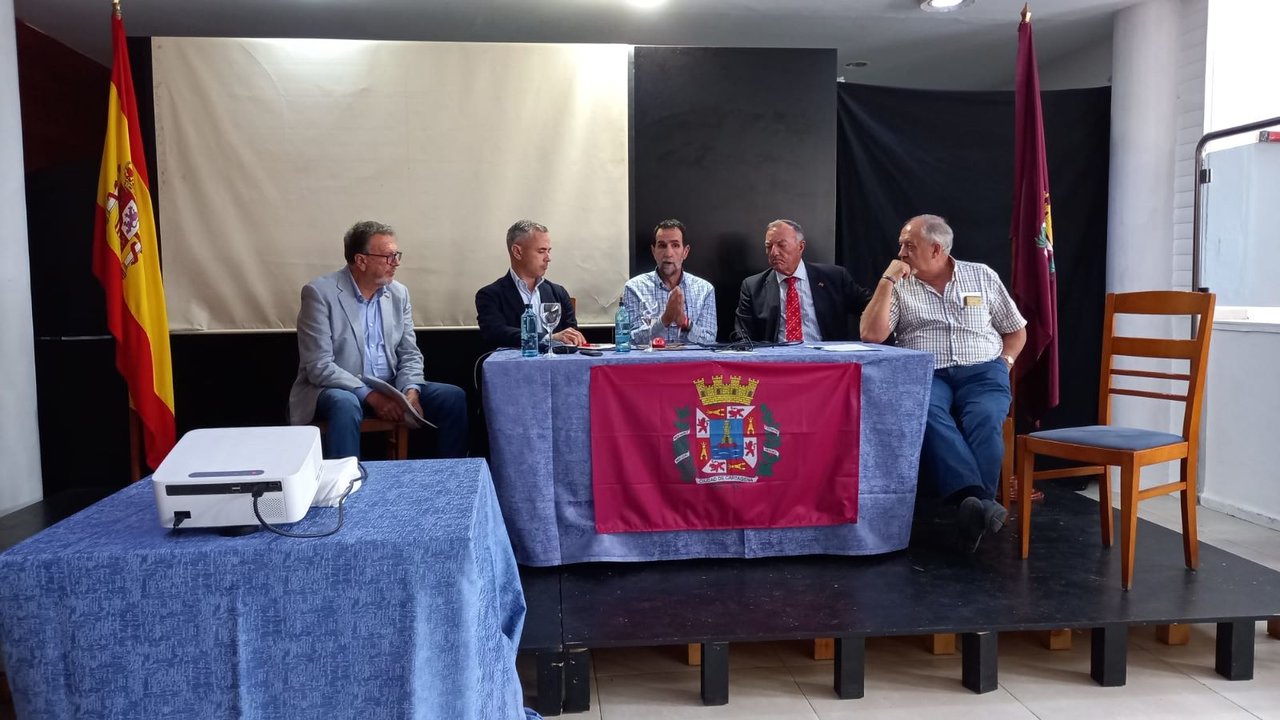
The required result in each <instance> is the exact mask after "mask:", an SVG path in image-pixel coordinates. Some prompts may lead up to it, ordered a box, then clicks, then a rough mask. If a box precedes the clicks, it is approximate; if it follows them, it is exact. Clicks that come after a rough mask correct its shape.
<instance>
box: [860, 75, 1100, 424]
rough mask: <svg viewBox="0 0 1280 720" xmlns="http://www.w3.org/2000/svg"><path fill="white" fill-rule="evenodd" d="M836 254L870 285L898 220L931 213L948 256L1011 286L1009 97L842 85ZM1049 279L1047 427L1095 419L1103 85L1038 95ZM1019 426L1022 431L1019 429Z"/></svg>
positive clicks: (890, 247)
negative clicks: (1054, 277)
mask: <svg viewBox="0 0 1280 720" xmlns="http://www.w3.org/2000/svg"><path fill="white" fill-rule="evenodd" d="M838 92H839V103H840V110H839V120H840V143H839V153H840V161H839V184H840V201H839V213H840V244H839V246H838V248H837V257H838V258H839V260H840V262H841V264H843V265H845V266H846V267H847V268H848V269H849V272H850V273H852V274H853V277H854V279H855V280H857V281H858V282H864V283H867V284H868V285H871V284H873V283H874V282H875V280H876V278H878V277H879V276H880V273H881V272H883V271H884V268H885V267H886V266H887V265H888V263H889V261H890V260H891V259H892V258H893V257H894V255H895V254H896V253H897V246H898V232H899V230H900V229H901V227H902V224H903V223H904V222H905V221H906V220H907V219H909V218H910V217H912V216H913V215H917V214H920V213H936V214H938V215H942V216H944V217H946V218H947V219H948V221H949V222H950V223H951V226H952V227H953V228H954V229H955V233H956V237H955V246H954V248H953V254H954V255H955V256H956V257H957V258H959V259H961V260H972V261H976V262H981V263H986V264H987V265H990V266H991V267H992V268H994V269H995V270H996V272H998V273H999V274H1000V277H1001V278H1003V279H1004V281H1005V284H1006V285H1008V284H1009V283H1010V280H1011V276H1010V272H1011V266H1012V254H1011V253H1012V251H1011V248H1010V245H1009V218H1010V215H1011V213H1012V206H1013V100H1014V98H1013V93H1012V92H941V91H935V90H903V89H897V88H885V87H872V86H868V85H853V84H840V86H839V90H838ZM1041 101H1042V103H1043V105H1044V131H1045V145H1046V153H1047V154H1048V164H1049V187H1050V190H1051V192H1052V194H1053V198H1052V199H1053V229H1054V258H1055V260H1056V265H1057V272H1058V326H1059V332H1060V333H1061V337H1060V338H1059V362H1060V369H1061V386H1060V387H1061V396H1062V402H1061V405H1059V407H1058V408H1057V409H1055V410H1053V411H1051V412H1050V413H1049V415H1048V416H1047V417H1046V418H1045V419H1044V426H1045V427H1063V426H1067V425H1089V424H1092V423H1094V422H1095V421H1096V420H1097V405H1098V403H1097V388H1098V358H1099V357H1100V354H1101V348H1102V340H1101V328H1102V314H1103V302H1104V299H1105V292H1106V291H1105V288H1106V258H1107V182H1108V174H1109V157H1110V129H1111V119H1110V118H1111V89H1110V88H1105V87H1103V88H1091V89H1084V90H1061V91H1056V92H1043V93H1041ZM1028 429H1029V427H1028V426H1027V425H1025V424H1023V425H1020V431H1022V430H1028Z"/></svg>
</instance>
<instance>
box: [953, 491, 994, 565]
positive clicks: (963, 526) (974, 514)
mask: <svg viewBox="0 0 1280 720" xmlns="http://www.w3.org/2000/svg"><path fill="white" fill-rule="evenodd" d="M956 531H957V532H958V533H959V536H960V543H961V544H962V545H963V546H964V549H965V550H966V551H967V552H975V551H976V550H977V549H978V544H979V543H981V542H982V536H983V534H984V533H986V531H987V518H986V506H985V505H983V501H982V500H979V499H978V498H976V497H967V498H965V499H964V500H962V501H960V507H958V508H956Z"/></svg>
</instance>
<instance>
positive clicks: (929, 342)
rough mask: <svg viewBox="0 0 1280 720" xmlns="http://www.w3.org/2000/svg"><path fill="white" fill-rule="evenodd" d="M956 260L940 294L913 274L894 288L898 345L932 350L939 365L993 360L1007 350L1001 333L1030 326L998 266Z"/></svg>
mask: <svg viewBox="0 0 1280 720" xmlns="http://www.w3.org/2000/svg"><path fill="white" fill-rule="evenodd" d="M952 262H954V263H955V269H954V272H953V273H952V276H951V281H950V282H948V283H947V286H946V288H945V289H944V290H943V293H942V294H941V295H939V294H938V292H937V291H936V290H934V289H933V288H932V287H930V286H929V285H928V283H925V282H922V281H920V280H918V279H916V277H915V276H911V277H908V278H906V279H904V280H900V281H898V282H897V283H896V284H895V285H894V286H893V304H892V305H891V306H890V308H889V329H890V330H893V331H896V332H897V333H898V345H899V347H904V348H909V349H911V350H921V351H923V352H929V353H933V367H934V368H935V369H941V368H947V367H952V366H955V365H977V364H978V363H984V362H988V361H990V360H994V359H996V358H998V357H1000V352H1001V350H1003V349H1004V343H1003V342H1002V340H1001V338H1000V336H1001V335H1007V334H1009V333H1011V332H1017V331H1018V330H1020V329H1022V328H1023V327H1025V326H1026V324H1027V321H1026V320H1025V319H1024V318H1023V317H1022V315H1021V313H1019V312H1018V308H1017V306H1016V305H1014V304H1013V298H1011V297H1009V293H1008V291H1006V290H1005V289H1004V284H1003V283H1001V282H1000V276H998V275H996V271H995V270H992V269H991V268H989V267H987V266H986V265H983V264H981V263H971V262H964V261H963V260H954V259H953V260H952Z"/></svg>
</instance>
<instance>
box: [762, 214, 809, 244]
mask: <svg viewBox="0 0 1280 720" xmlns="http://www.w3.org/2000/svg"><path fill="white" fill-rule="evenodd" d="M779 225H786V226H787V227H789V228H791V229H792V230H795V231H796V240H799V241H800V242H804V228H802V227H800V223H798V222H796V221H795V220H787V219H785V218H778V219H777V220H774V221H773V222H771V223H769V224H768V225H767V226H766V227H765V229H764V231H765V234H768V233H769V231H770V230H772V229H774V228H776V227H778V226H779Z"/></svg>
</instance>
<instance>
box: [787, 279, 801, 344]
mask: <svg viewBox="0 0 1280 720" xmlns="http://www.w3.org/2000/svg"><path fill="white" fill-rule="evenodd" d="M796 280H797V278H796V277H795V276H794V275H793V276H791V277H789V278H787V317H786V324H787V325H786V327H787V342H793V341H796V340H803V339H804V326H803V325H801V324H800V292H799V291H798V290H796Z"/></svg>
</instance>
